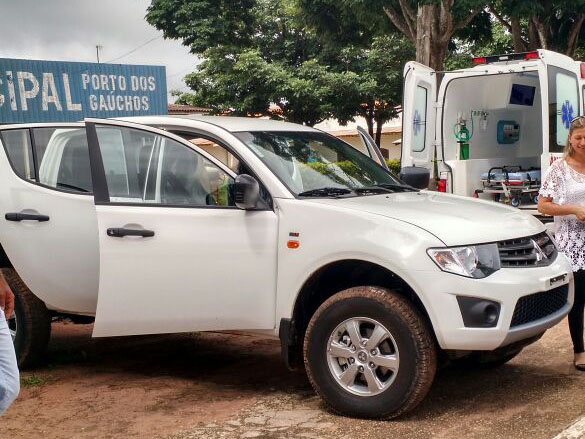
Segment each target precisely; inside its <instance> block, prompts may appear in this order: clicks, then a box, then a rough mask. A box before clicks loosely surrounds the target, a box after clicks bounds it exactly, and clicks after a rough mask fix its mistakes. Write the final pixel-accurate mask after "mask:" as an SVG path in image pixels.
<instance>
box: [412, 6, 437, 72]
mask: <svg viewBox="0 0 585 439" xmlns="http://www.w3.org/2000/svg"><path fill="white" fill-rule="evenodd" d="M436 14H437V7H436V5H434V4H432V5H421V6H419V7H418V14H417V18H416V61H417V62H419V63H421V64H424V65H426V66H430V65H431V56H432V47H431V46H432V40H433V35H432V33H433V32H432V23H433V21H434V20H435V18H436Z"/></svg>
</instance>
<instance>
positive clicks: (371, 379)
mask: <svg viewBox="0 0 585 439" xmlns="http://www.w3.org/2000/svg"><path fill="white" fill-rule="evenodd" d="M304 359H305V368H306V370H307V375H308V377H309V380H310V382H311V384H312V386H313V388H314V389H315V391H316V392H317V393H318V394H319V395H320V396H321V397H322V398H323V399H324V400H325V402H326V403H327V404H328V405H329V406H330V407H331V408H332V409H333V410H334V411H336V412H338V413H341V414H344V415H348V416H356V417H363V418H381V419H388V418H393V417H396V416H399V415H401V414H403V413H405V412H407V411H408V410H411V409H412V408H414V407H415V406H416V405H417V404H418V403H419V402H420V401H422V399H423V398H424V397H425V395H426V394H427V392H428V390H429V389H430V387H431V384H432V382H433V379H434V376H435V371H436V368H437V353H436V347H435V343H434V340H433V337H432V336H431V334H430V330H429V329H428V327H427V325H426V323H425V321H424V319H423V318H422V316H421V315H420V313H419V312H418V310H417V309H416V308H415V307H414V306H413V304H411V303H410V302H409V301H407V300H406V299H404V298H403V297H401V296H400V295H398V294H397V293H395V292H394V291H391V290H388V289H384V288H380V287H354V288H349V289H347V290H344V291H342V292H340V293H337V294H335V295H334V296H332V297H330V298H329V299H328V300H326V301H325V302H324V303H323V304H322V305H321V306H320V307H319V309H317V311H316V312H315V314H314V315H313V317H312V318H311V321H310V322H309V326H308V328H307V332H306V335H305V343H304Z"/></svg>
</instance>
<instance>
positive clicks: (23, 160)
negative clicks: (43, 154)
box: [1, 130, 35, 181]
mask: <svg viewBox="0 0 585 439" xmlns="http://www.w3.org/2000/svg"><path fill="white" fill-rule="evenodd" d="M1 138H2V143H3V144H4V147H5V148H6V154H7V155H8V159H9V160H10V163H11V164H12V167H13V168H14V171H15V172H16V174H17V175H18V176H19V177H21V178H24V179H25V180H33V181H34V180H35V166H34V159H33V151H32V142H31V138H30V132H29V130H8V131H3V132H2V137H1Z"/></svg>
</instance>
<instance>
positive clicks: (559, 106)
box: [537, 49, 583, 175]
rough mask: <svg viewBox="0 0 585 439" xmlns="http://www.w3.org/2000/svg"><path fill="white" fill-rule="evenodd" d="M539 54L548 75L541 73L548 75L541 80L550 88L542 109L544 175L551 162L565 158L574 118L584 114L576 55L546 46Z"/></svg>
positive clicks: (579, 71) (542, 170)
mask: <svg viewBox="0 0 585 439" xmlns="http://www.w3.org/2000/svg"><path fill="white" fill-rule="evenodd" d="M537 53H538V57H539V58H540V59H541V60H542V61H543V62H544V64H545V66H546V76H544V72H541V78H542V77H543V76H544V78H546V79H544V78H543V79H542V80H541V83H544V84H547V86H546V90H543V91H545V92H546V93H543V95H544V96H546V98H545V99H543V104H544V105H543V108H542V110H543V125H544V127H545V132H544V138H543V142H544V145H545V147H544V148H543V154H542V156H541V172H542V175H544V174H545V173H546V171H547V170H548V167H549V166H550V164H552V162H553V161H554V160H558V159H559V158H561V157H562V154H563V150H564V147H565V144H566V142H567V137H568V135H569V128H570V125H571V120H572V119H573V118H574V117H577V116H579V115H582V114H583V110H582V106H583V102H582V96H581V94H582V90H580V89H581V86H582V84H580V82H581V68H580V66H579V64H578V63H577V62H575V61H574V60H573V59H572V58H569V57H568V56H566V55H563V54H560V53H555V52H551V51H548V50H542V49H540V50H538V52H537ZM547 125H548V130H546V127H547ZM547 131H548V133H547Z"/></svg>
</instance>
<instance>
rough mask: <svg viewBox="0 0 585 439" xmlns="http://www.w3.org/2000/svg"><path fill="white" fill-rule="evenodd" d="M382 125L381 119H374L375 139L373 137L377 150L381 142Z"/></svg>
mask: <svg viewBox="0 0 585 439" xmlns="http://www.w3.org/2000/svg"><path fill="white" fill-rule="evenodd" d="M382 125H384V121H383V120H382V119H376V137H374V141H375V142H376V145H378V148H380V146H381V142H382Z"/></svg>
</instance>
